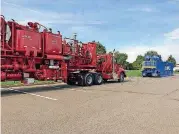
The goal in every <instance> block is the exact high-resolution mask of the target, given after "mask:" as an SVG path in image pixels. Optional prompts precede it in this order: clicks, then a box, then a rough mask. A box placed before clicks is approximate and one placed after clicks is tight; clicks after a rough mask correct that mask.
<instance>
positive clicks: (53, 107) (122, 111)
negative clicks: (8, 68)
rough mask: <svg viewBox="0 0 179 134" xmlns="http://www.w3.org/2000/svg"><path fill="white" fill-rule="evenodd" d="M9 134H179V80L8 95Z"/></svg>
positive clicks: (4, 125)
mask: <svg viewBox="0 0 179 134" xmlns="http://www.w3.org/2000/svg"><path fill="white" fill-rule="evenodd" d="M1 102H2V111H1V112H2V118H1V126H2V128H1V129H2V133H3V134H169V133H170V134H179V75H177V76H173V77H169V78H129V79H128V80H126V82H124V83H116V82H109V83H106V84H103V85H100V86H91V87H77V86H67V85H61V86H54V87H51V88H48V87H43V88H40V87H38V88H33V89H24V90H22V89H7V91H3V92H2V96H1Z"/></svg>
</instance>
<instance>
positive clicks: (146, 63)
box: [143, 61, 156, 66]
mask: <svg viewBox="0 0 179 134" xmlns="http://www.w3.org/2000/svg"><path fill="white" fill-rule="evenodd" d="M143 66H156V61H144V62H143Z"/></svg>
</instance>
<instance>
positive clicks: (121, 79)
mask: <svg viewBox="0 0 179 134" xmlns="http://www.w3.org/2000/svg"><path fill="white" fill-rule="evenodd" d="M118 81H119V82H124V73H121V74H120V78H119V79H118Z"/></svg>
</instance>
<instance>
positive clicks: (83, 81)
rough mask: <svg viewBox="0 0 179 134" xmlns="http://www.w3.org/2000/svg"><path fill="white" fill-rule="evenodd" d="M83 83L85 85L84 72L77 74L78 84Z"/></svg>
mask: <svg viewBox="0 0 179 134" xmlns="http://www.w3.org/2000/svg"><path fill="white" fill-rule="evenodd" d="M84 85H85V80H84V74H79V75H78V86H84Z"/></svg>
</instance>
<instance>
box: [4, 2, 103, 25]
mask: <svg viewBox="0 0 179 134" xmlns="http://www.w3.org/2000/svg"><path fill="white" fill-rule="evenodd" d="M2 4H3V6H2V14H3V15H5V17H7V18H8V19H11V18H14V19H15V20H16V21H17V22H19V23H22V24H26V23H27V22H28V21H36V22H40V23H42V24H43V25H47V26H52V25H55V24H66V25H101V24H103V23H106V22H104V21H100V20H93V19H90V18H88V19H86V17H85V16H84V15H83V14H81V13H73V12H60V13H58V12H53V11H48V10H42V9H41V10H38V9H33V8H26V7H24V6H21V5H18V4H14V3H10V2H5V1H3V2H2ZM16 14H18V15H16Z"/></svg>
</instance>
